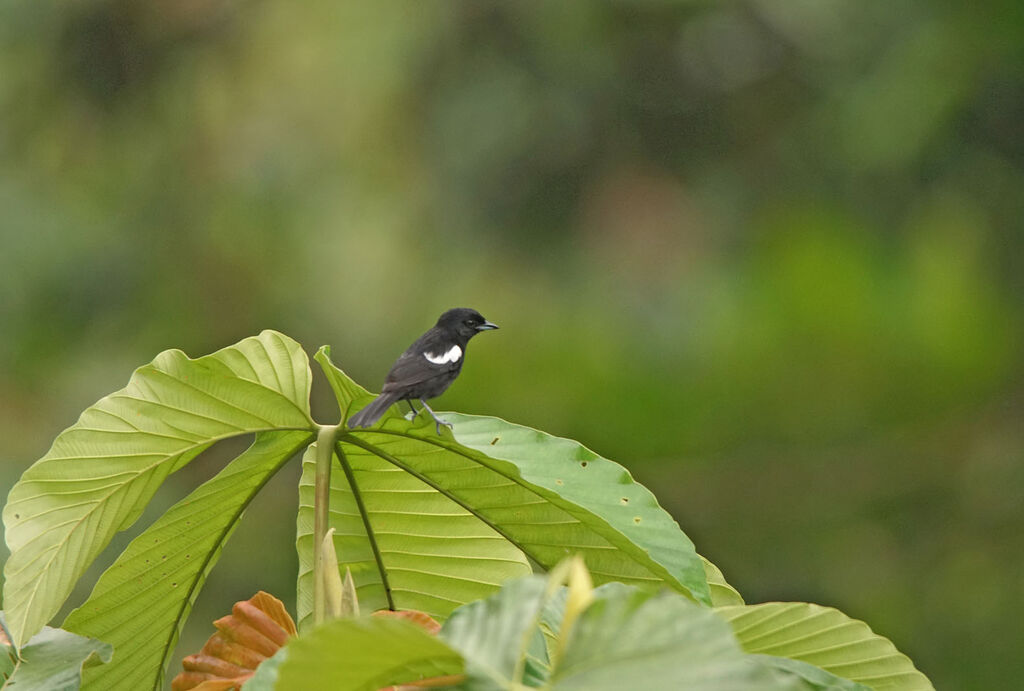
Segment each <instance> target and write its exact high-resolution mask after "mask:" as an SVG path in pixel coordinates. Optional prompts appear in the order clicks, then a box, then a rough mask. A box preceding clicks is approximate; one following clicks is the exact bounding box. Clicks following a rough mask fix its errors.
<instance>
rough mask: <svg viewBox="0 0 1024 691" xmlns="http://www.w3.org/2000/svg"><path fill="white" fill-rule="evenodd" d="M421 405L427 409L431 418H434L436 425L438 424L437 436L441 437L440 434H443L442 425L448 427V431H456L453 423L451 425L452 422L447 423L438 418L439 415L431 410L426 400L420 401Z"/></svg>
mask: <svg viewBox="0 0 1024 691" xmlns="http://www.w3.org/2000/svg"><path fill="white" fill-rule="evenodd" d="M420 403H422V404H423V407H424V408H425V409H426V411H427V412H428V413H430V416H431V417H432V418H434V422H435V423H437V434H438V436H440V434H441V425H444V426H445V427H447V428H448V429H454V426H453V425H452V423H450V422H445V421H444V420H442V419H441V418H439V417H438V416H437V413H435V412H434V411H433V410H431V408H430V406H428V405H427V402H426V401H424V400H423V399H422V398H421V399H420Z"/></svg>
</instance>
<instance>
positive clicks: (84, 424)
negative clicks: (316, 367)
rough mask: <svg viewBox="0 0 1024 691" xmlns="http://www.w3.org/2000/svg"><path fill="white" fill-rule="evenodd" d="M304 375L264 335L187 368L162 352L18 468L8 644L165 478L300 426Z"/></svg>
mask: <svg viewBox="0 0 1024 691" xmlns="http://www.w3.org/2000/svg"><path fill="white" fill-rule="evenodd" d="M310 376H311V375H310V371H309V363H308V361H307V359H306V355H305V353H304V352H303V351H302V348H301V347H300V346H299V345H298V344H297V343H295V342H294V341H292V340H291V339H289V338H287V337H285V336H283V335H281V334H279V333H275V332H273V331H264V332H263V333H262V334H260V335H259V336H257V337H253V338H247V339H245V340H243V341H241V342H239V343H237V344H236V345H233V346H231V347H229V348H225V349H223V350H220V351H218V352H216V353H214V354H212V355H207V356H205V357H201V358H198V359H195V360H193V359H189V358H188V357H186V355H185V354H184V353H182V352H181V351H179V350H169V351H165V352H163V353H161V354H160V355H159V356H157V358H156V359H155V360H154V361H153V362H152V363H151V364H149V365H146V366H144V367H141V368H139V369H138V370H136V371H135V373H134V374H133V375H132V378H131V380H130V381H129V382H128V386H127V387H125V388H124V389H122V390H121V391H118V392H116V393H113V394H111V395H109V396H107V397H105V398H103V399H101V400H100V401H98V402H97V403H96V404H94V405H92V406H90V407H89V408H88V409H86V411H85V412H84V413H82V415H81V417H80V418H79V420H78V422H76V423H75V424H74V425H73V426H72V427H70V428H68V429H67V430H65V431H64V432H62V433H61V434H60V435H59V436H58V437H57V439H56V440H55V441H54V443H53V446H52V447H51V449H50V450H49V452H47V454H46V455H45V456H44V457H43V458H41V459H40V460H39V461H37V462H36V463H35V464H34V465H33V466H32V467H31V468H29V469H28V470H26V471H25V473H24V475H22V477H21V479H20V480H19V481H18V483H17V484H16V485H15V486H14V488H13V489H12V490H11V493H10V496H9V497H8V501H7V504H6V506H5V507H4V511H3V519H4V525H5V527H6V531H5V537H6V540H7V546H8V547H9V548H10V550H11V557H10V559H9V560H8V561H7V564H6V565H5V568H4V576H5V584H4V603H5V606H6V607H7V615H8V626H9V628H10V631H11V634H12V637H13V640H14V643H15V644H16V645H18V646H20V645H22V644H24V643H25V641H26V640H27V639H28V638H29V637H31V636H32V634H33V633H35V632H36V631H38V630H39V629H40V628H41V627H42V626H43V624H44V623H46V622H47V621H48V620H49V619H50V618H51V617H52V616H53V615H54V614H55V613H56V612H57V610H58V609H59V608H60V606H61V604H62V603H63V602H64V599H65V598H66V597H67V596H68V593H70V591H71V588H72V587H73V586H74V583H75V581H76V580H77V579H78V578H79V577H80V576H81V575H82V573H83V572H84V571H85V569H86V568H87V567H88V566H89V564H90V563H91V562H92V560H93V559H95V558H96V556H97V555H98V554H99V553H100V551H102V549H103V548H104V547H105V546H106V545H107V543H108V542H109V541H110V538H111V537H112V536H113V535H114V534H115V533H116V532H117V531H119V530H122V529H124V528H126V527H128V526H129V525H131V524H132V523H133V522H134V521H135V520H136V519H137V518H138V517H139V515H140V514H141V512H142V510H143V508H144V507H145V506H146V504H147V503H148V502H149V500H150V498H151V497H152V496H153V494H154V493H155V492H156V490H157V488H158V487H159V486H160V483H161V482H163V480H164V478H166V477H167V475H168V474H170V473H172V472H174V471H175V470H177V469H179V468H181V467H182V466H183V465H185V464H186V463H188V462H189V461H190V460H192V459H193V458H194V457H195V456H197V455H198V454H199V453H200V452H202V451H203V450H204V449H206V448H207V447H209V446H210V445H211V444H213V443H214V442H216V441H218V440H220V439H225V438H228V437H232V436H236V435H240V434H246V433H252V432H260V431H267V430H281V429H303V430H309V429H311V428H312V426H313V423H312V422H311V421H310V418H309V384H310Z"/></svg>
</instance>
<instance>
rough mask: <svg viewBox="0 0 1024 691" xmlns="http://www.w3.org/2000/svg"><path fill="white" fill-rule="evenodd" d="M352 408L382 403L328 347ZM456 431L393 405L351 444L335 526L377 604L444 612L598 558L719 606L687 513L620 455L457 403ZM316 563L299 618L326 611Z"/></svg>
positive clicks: (364, 597)
mask: <svg viewBox="0 0 1024 691" xmlns="http://www.w3.org/2000/svg"><path fill="white" fill-rule="evenodd" d="M317 360H318V361H319V362H320V363H321V365H323V366H324V368H325V370H326V371H328V372H329V380H330V381H331V383H332V385H333V387H334V390H335V394H336V395H337V396H338V398H339V405H340V407H341V409H342V410H349V409H353V406H355V407H358V404H359V403H360V402H363V403H365V402H366V401H368V400H369V397H368V395H367V394H365V393H364V392H362V391H361V390H360V389H359V388H358V387H357V385H356V384H354V383H353V382H352V381H351V380H349V379H348V377H346V376H345V374H344V373H343V372H341V371H340V370H338V369H337V368H336V367H334V366H333V364H331V363H330V361H329V360H328V358H327V355H326V353H324V352H321V353H319V354H318V355H317ZM446 417H447V419H448V420H450V421H451V422H453V423H454V435H453V434H451V433H450V432H445V433H444V434H443V435H440V436H439V435H437V433H436V432H435V430H434V428H432V427H431V426H430V424H428V422H427V420H426V418H425V417H421V418H420V419H418V420H416V421H413V422H410V421H408V420H406V419H404V418H402V417H401V416H400V415H399V413H398V412H396V411H395V409H394V408H393V409H392V412H390V413H389V414H388V415H387V416H386V417H385V418H384V419H383V420H382V422H381V423H380V424H379V425H377V426H375V427H373V428H371V429H368V430H352V431H349V432H347V433H346V434H344V435H342V436H341V437H340V439H339V440H338V443H337V449H336V451H337V453H336V456H335V457H336V458H338V459H343V463H342V465H341V466H340V467H339V468H338V470H343V471H344V472H335V473H334V474H333V475H332V479H331V483H332V486H331V527H333V528H334V529H335V531H336V533H335V549H336V551H337V553H338V555H339V560H340V563H341V564H342V565H343V566H347V567H348V568H350V569H351V570H352V575H353V577H354V578H355V581H356V586H357V589H358V592H359V599H360V601H361V602H363V603H364V604H366V605H367V606H369V607H371V608H374V609H377V608H382V607H389V608H399V609H419V610H423V611H426V612H429V613H430V614H432V615H434V616H437V617H439V618H443V617H444V616H446V615H447V614H448V612H450V611H451V610H452V609H453V608H454V607H456V606H458V605H459V604H462V603H465V602H468V601H470V600H475V599H478V598H481V597H486V596H487V595H488V594H489V593H490V592H493V590H495V589H497V588H498V587H499V586H500V584H501V583H502V582H504V581H506V580H508V579H510V578H513V577H515V576H518V575H523V574H524V573H528V572H529V570H530V563H534V564H537V565H539V566H540V567H541V568H545V569H546V568H551V567H552V566H554V565H555V564H556V563H557V562H559V561H560V560H561V559H563V558H565V557H566V556H568V554H569V553H571V552H576V553H580V554H582V555H584V557H585V558H586V560H587V563H588V566H589V567H590V569H591V571H592V573H594V575H595V577H596V578H597V579H598V580H599V581H600V582H604V581H609V580H620V581H625V582H636V583H667V584H669V585H671V586H672V587H674V588H677V589H679V590H681V591H685V592H688V593H690V594H691V595H693V597H695V598H699V599H700V600H702V601H704V602H708V603H710V595H709V593H708V586H707V581H706V577H705V575H704V567H703V564H702V562H701V561H700V558H699V557H698V556H697V554H696V552H695V551H694V548H693V544H692V542H690V540H689V539H688V538H687V537H686V536H685V535H684V534H683V533H682V531H681V530H680V529H679V526H678V524H677V523H676V522H675V521H674V520H672V518H671V517H670V516H669V515H668V514H667V513H666V512H665V510H664V509H662V508H661V507H660V506H658V504H657V502H656V501H655V499H654V497H653V495H652V494H651V493H650V492H649V491H648V490H647V489H646V488H644V487H642V486H641V485H638V484H636V483H635V482H634V481H633V479H632V478H631V477H630V476H629V473H628V472H627V471H626V470H625V469H624V468H622V467H621V466H619V465H618V464H616V463H613V462H611V461H609V460H606V459H603V458H601V457H600V456H598V455H597V454H595V453H593V452H592V451H590V450H589V449H586V448H585V447H583V446H581V445H580V444H578V443H577V442H574V441H570V440H568V439H559V438H557V437H552V436H550V435H547V434H544V433H542V432H539V431H537V430H533V429H529V428H526V427H521V426H518V425H513V424H511V423H508V422H505V421H503V420H498V419H496V418H486V417H472V416H466V415H457V414H446ZM313 461H314V453H313V452H312V450H311V451H309V452H307V454H306V457H305V459H304V463H303V470H304V472H303V476H302V480H301V482H300V510H299V518H298V523H299V529H298V538H297V542H298V545H299V553H300V555H308V554H311V550H310V549H308V546H309V540H311V538H312V513H313V479H314V462H313ZM311 593H312V562H311V561H309V560H308V559H305V558H304V559H303V560H302V561H301V562H300V569H299V586H298V602H299V624H300V627H301V626H303V625H305V623H307V619H308V615H309V613H310V612H311V609H312V594H311Z"/></svg>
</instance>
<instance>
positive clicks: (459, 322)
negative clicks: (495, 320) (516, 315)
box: [437, 307, 498, 341]
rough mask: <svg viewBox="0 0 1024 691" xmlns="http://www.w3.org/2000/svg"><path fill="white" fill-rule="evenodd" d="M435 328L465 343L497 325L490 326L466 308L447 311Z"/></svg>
mask: <svg viewBox="0 0 1024 691" xmlns="http://www.w3.org/2000/svg"><path fill="white" fill-rule="evenodd" d="M437 326H438V327H440V328H442V329H447V330H450V331H453V332H455V333H456V334H458V335H459V337H460V338H464V339H465V340H467V341H468V340H469V339H470V338H472V337H473V336H475V335H476V334H478V333H480V332H481V331H489V330H490V329H497V328H498V325H497V324H492V323H491V322H489V321H487V320H486V319H484V318H483V315H481V314H480V313H479V312H477V311H476V310H473V309H469V308H467V307H456V308H455V309H450V310H448V311H447V312H445V313H444V314H442V315H441V317H440V318H439V319H438V320H437Z"/></svg>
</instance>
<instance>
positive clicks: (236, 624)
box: [171, 590, 295, 691]
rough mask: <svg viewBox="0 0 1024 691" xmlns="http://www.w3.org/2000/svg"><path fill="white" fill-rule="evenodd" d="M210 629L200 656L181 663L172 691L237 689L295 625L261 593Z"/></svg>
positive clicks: (274, 600)
mask: <svg viewBox="0 0 1024 691" xmlns="http://www.w3.org/2000/svg"><path fill="white" fill-rule="evenodd" d="M213 625H214V626H215V627H216V628H217V633H215V634H213V635H212V636H210V638H209V640H207V641H206V645H204V646H203V649H202V650H200V651H199V654H197V655H189V656H188V657H186V658H185V659H184V660H182V663H181V666H182V667H184V671H183V672H181V673H180V674H179V675H178V676H176V677H175V678H174V680H173V681H172V682H171V689H172V691H187V690H188V689H192V690H193V691H228V690H229V689H239V688H241V686H242V684H244V683H245V682H246V680H248V679H249V677H251V676H252V675H253V673H254V672H255V671H256V668H257V667H258V666H259V665H260V663H261V662H263V661H264V660H266V659H267V658H268V657H270V656H272V655H273V654H274V653H276V652H277V651H278V650H279V649H280V648H281V646H283V645H284V644H285V642H287V640H288V639H289V638H291V637H292V636H294V635H295V621H294V620H293V619H292V618H291V616H290V615H289V614H288V610H286V609H285V607H284V603H282V602H281V601H280V600H278V599H277V598H276V597H274V596H273V595H270V594H268V593H265V592H263V591H262V590H261V591H260V592H258V593H256V594H255V595H254V596H252V597H251V598H250V599H248V600H243V601H242V602H236V603H235V606H234V607H232V608H231V614H229V615H228V616H226V617H222V618H220V619H218V620H217V621H215V622H213Z"/></svg>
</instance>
